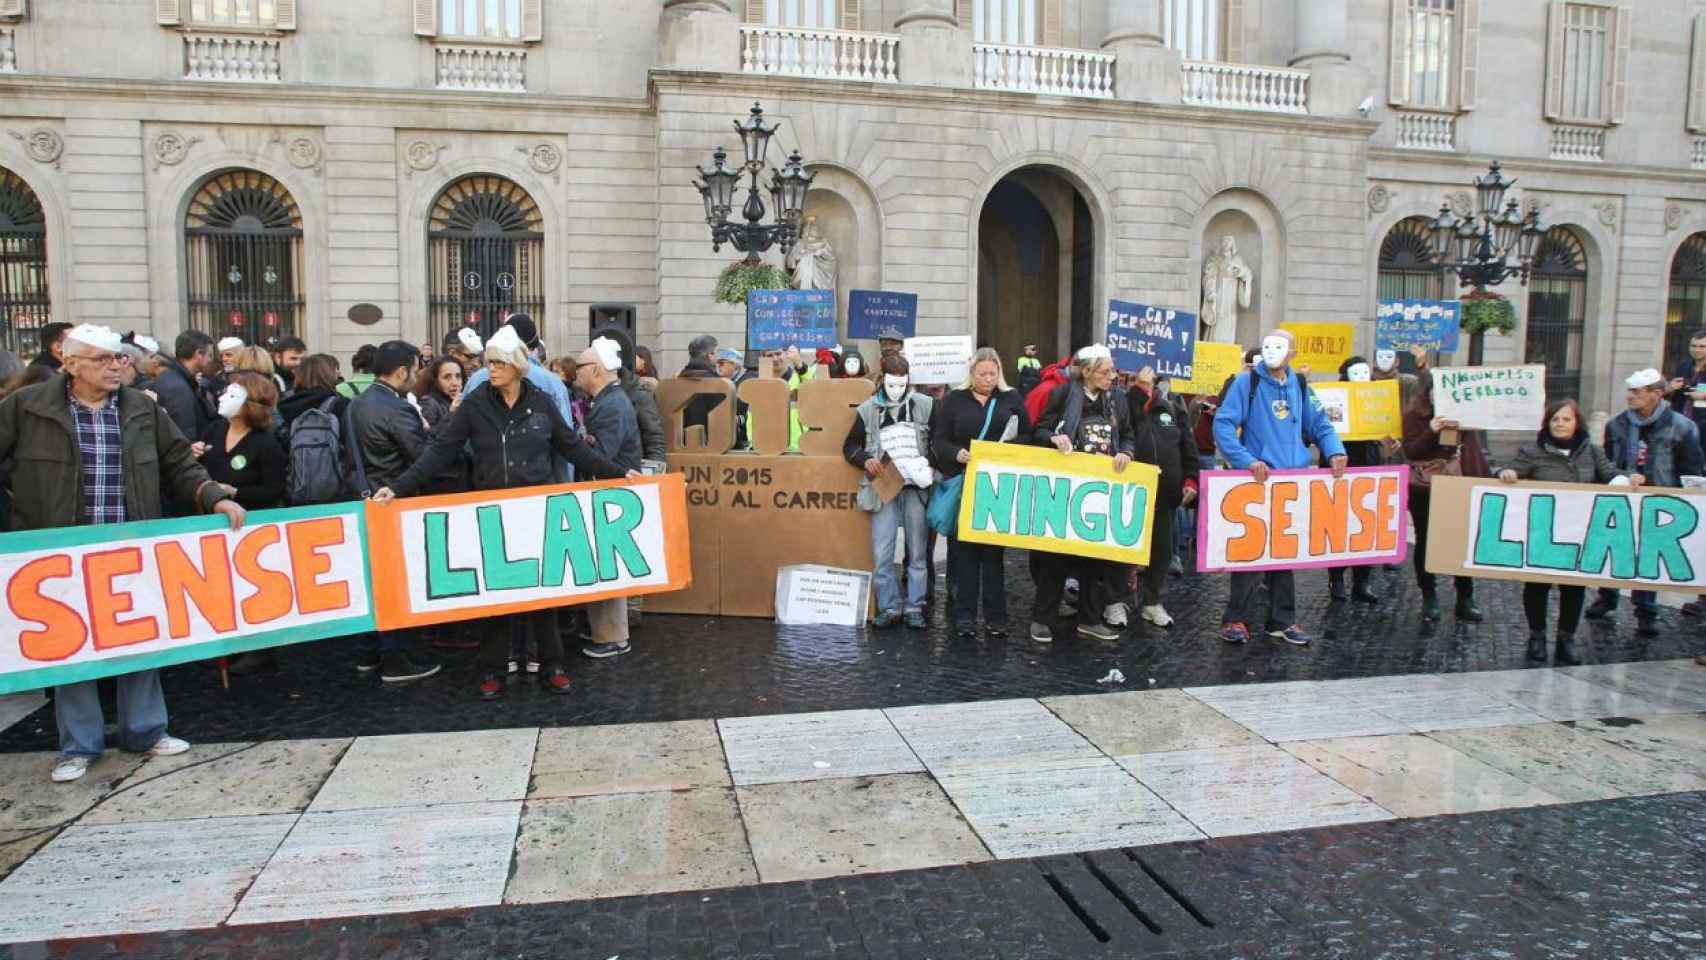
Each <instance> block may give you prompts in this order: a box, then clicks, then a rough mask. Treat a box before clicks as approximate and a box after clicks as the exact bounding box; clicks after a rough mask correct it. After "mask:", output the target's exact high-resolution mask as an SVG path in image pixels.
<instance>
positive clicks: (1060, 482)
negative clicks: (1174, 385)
mask: <svg viewBox="0 0 1706 960" xmlns="http://www.w3.org/2000/svg"><path fill="white" fill-rule="evenodd" d="M1160 479H1161V471H1160V470H1158V469H1156V468H1155V467H1153V466H1151V465H1149V464H1147V463H1131V464H1127V465H1126V468H1125V469H1124V470H1120V471H1116V470H1115V469H1114V461H1113V458H1112V457H1099V456H1094V455H1092V454H1088V453H1061V452H1060V451H1058V450H1053V449H1049V448H1045V447H1030V446H1021V445H1019V444H1011V443H987V442H984V441H981V440H977V441H973V442H972V445H971V461H970V462H969V463H967V464H966V478H965V485H964V486H963V487H961V488H960V527H959V539H961V540H969V541H971V542H972V543H992V544H997V545H999V546H1005V547H1022V548H1024V549H1027V550H1042V551H1045V552H1048V553H1070V554H1074V555H1076V556H1081V557H1094V558H1096V559H1098V560H1112V561H1114V562H1116V563H1131V564H1146V563H1148V562H1149V552H1150V532H1151V531H1152V530H1153V529H1154V519H1155V488H1156V484H1157V483H1159V482H1160Z"/></svg>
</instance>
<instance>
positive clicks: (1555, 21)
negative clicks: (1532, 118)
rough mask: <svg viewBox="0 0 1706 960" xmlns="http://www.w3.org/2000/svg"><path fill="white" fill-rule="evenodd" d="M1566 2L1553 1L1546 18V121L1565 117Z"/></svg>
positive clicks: (1562, 0) (1560, 0)
mask: <svg viewBox="0 0 1706 960" xmlns="http://www.w3.org/2000/svg"><path fill="white" fill-rule="evenodd" d="M1565 16H1566V14H1565V12H1564V0H1552V5H1551V10H1550V12H1549V16H1548V17H1547V18H1546V119H1548V120H1557V119H1560V118H1562V117H1563V115H1564V18H1565Z"/></svg>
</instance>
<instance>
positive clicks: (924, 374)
mask: <svg viewBox="0 0 1706 960" xmlns="http://www.w3.org/2000/svg"><path fill="white" fill-rule="evenodd" d="M902 352H903V353H904V355H905V356H906V362H907V365H908V366H909V367H910V369H911V371H912V382H913V383H914V384H918V385H930V384H937V383H946V384H950V385H952V386H956V387H957V386H959V385H960V384H962V383H964V382H965V380H966V371H967V370H968V369H970V367H971V355H972V346H971V338H970V337H912V338H910V339H908V340H907V341H906V346H905V347H904V348H903V350H902Z"/></svg>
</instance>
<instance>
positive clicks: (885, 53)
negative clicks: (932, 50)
mask: <svg viewBox="0 0 1706 960" xmlns="http://www.w3.org/2000/svg"><path fill="white" fill-rule="evenodd" d="M740 46H741V51H740V68H741V71H742V72H743V73H768V74H775V75H778V76H786V77H816V78H818V79H820V80H864V81H867V82H870V83H898V82H899V81H900V38H899V37H897V36H893V35H891V34H886V33H858V32H854V31H852V30H817V29H814V28H811V27H768V26H745V27H741V28H740Z"/></svg>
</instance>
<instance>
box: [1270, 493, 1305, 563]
mask: <svg viewBox="0 0 1706 960" xmlns="http://www.w3.org/2000/svg"><path fill="white" fill-rule="evenodd" d="M1297 496H1298V490H1297V484H1296V483H1276V484H1274V485H1273V493H1272V494H1270V497H1271V499H1272V503H1271V505H1270V506H1269V508H1268V524H1269V527H1270V529H1269V534H1270V536H1271V537H1272V551H1273V558H1274V559H1275V560H1296V559H1297V534H1295V533H1286V532H1285V531H1287V530H1290V529H1291V505H1292V504H1294V503H1296V502H1297Z"/></svg>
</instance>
